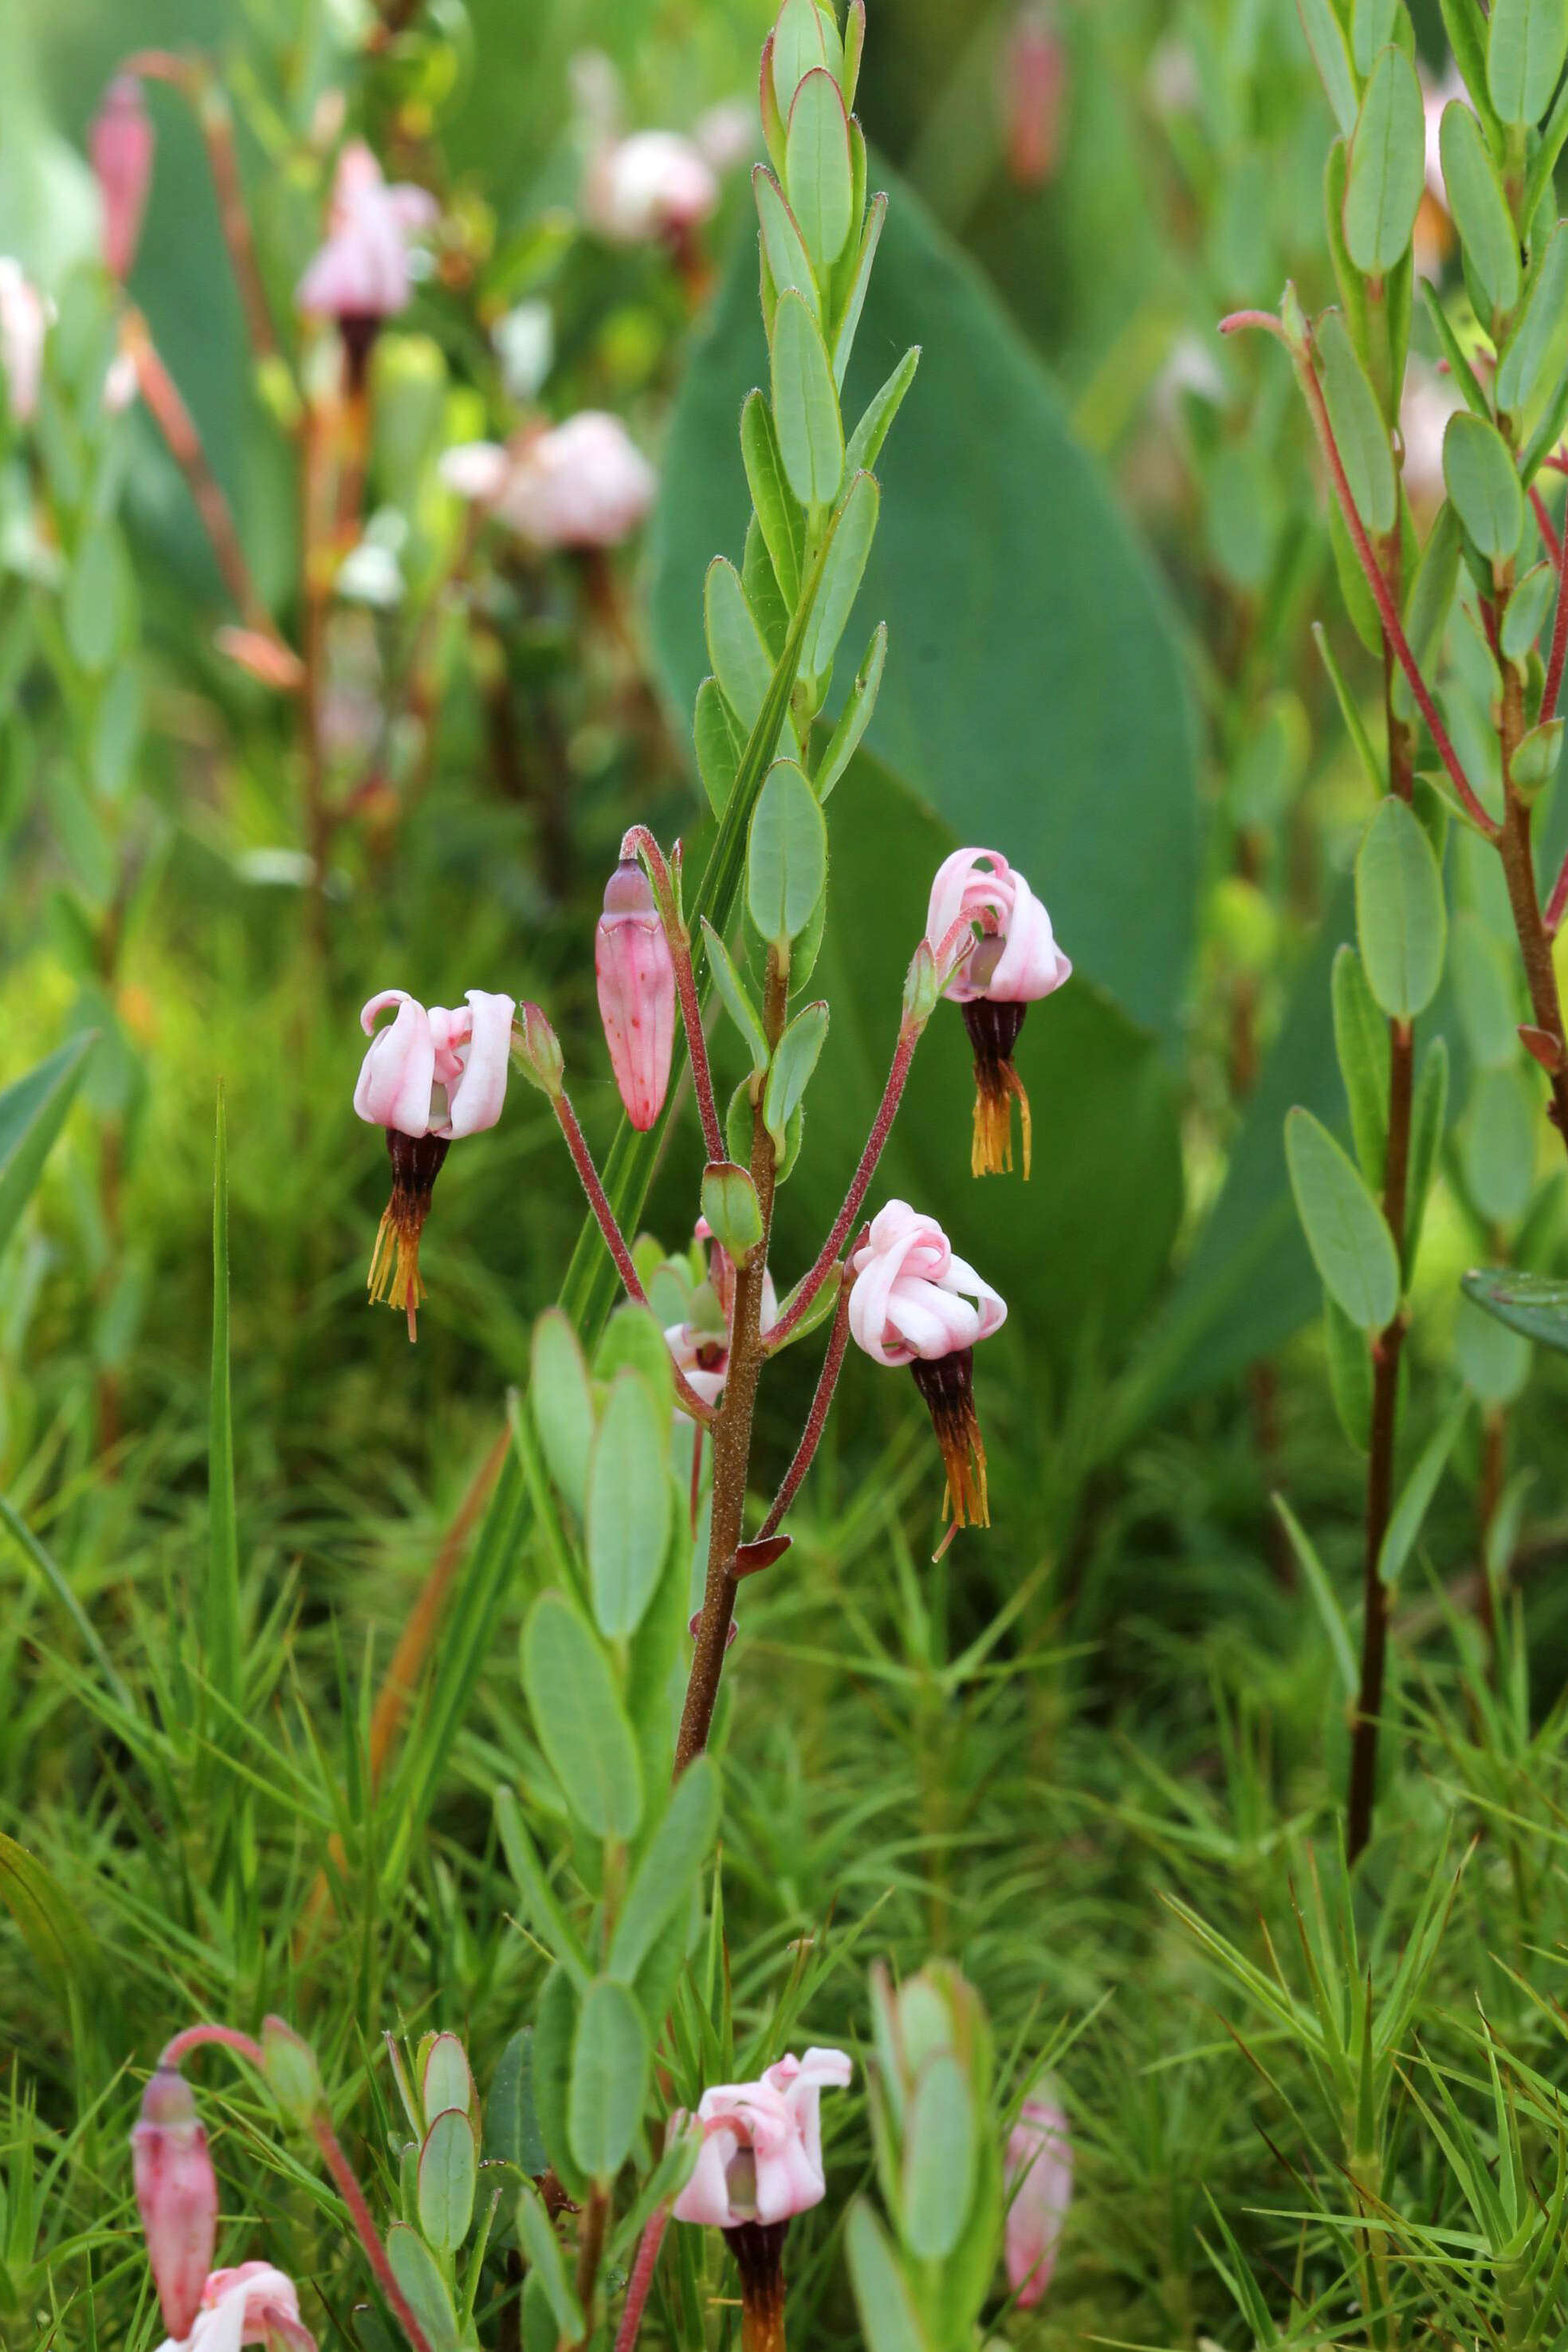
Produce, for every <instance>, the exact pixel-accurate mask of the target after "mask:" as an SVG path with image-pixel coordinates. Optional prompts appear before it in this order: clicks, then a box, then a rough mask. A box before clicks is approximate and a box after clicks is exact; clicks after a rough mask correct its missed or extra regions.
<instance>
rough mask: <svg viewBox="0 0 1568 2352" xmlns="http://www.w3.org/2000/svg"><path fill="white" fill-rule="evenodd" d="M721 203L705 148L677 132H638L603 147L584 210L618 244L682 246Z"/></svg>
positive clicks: (590, 179) (585, 190) (591, 172)
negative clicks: (659, 243)
mask: <svg viewBox="0 0 1568 2352" xmlns="http://www.w3.org/2000/svg"><path fill="white" fill-rule="evenodd" d="M717 202H718V182H717V180H716V178H715V176H714V173H713V169H712V166H711V165H710V164H709V163H708V160H707V158H706V155H704V153H703V152H702V150H701V148H699V147H697V146H695V144H694V143H693V142H692V141H691V140H689V139H683V138H682V136H681V134H680V133H679V131H632V135H631V136H630V138H627V139H616V140H612V141H611V142H609V143H608V144H607V145H605V146H603V147H601V149H600V150H599V152H598V153H597V154H596V155H595V156H594V158H593V161H592V163H591V164H590V166H589V172H588V178H587V182H586V184H585V185H584V188H583V192H582V208H583V213H584V215H585V217H586V219H587V221H588V224H589V226H590V227H591V228H592V229H594V230H596V231H597V232H598V234H599V235H600V236H602V237H603V238H605V239H606V241H607V242H608V243H610V244H612V245H652V244H653V243H656V242H658V241H660V240H664V241H665V242H668V243H670V244H672V245H674V246H676V247H680V246H681V245H682V244H683V243H684V242H685V240H686V239H687V238H689V236H691V233H692V231H693V230H694V229H695V228H697V227H698V226H700V225H701V224H702V222H704V221H705V220H706V219H707V217H708V215H709V214H710V213H711V212H712V211H713V209H714V206H715V205H716V204H717Z"/></svg>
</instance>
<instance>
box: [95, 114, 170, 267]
mask: <svg viewBox="0 0 1568 2352" xmlns="http://www.w3.org/2000/svg"><path fill="white" fill-rule="evenodd" d="M154 145H155V140H154V135H153V130H152V117H151V116H150V115H149V113H148V111H147V109H146V106H145V105H144V104H143V102H142V97H141V82H140V81H139V80H138V79H137V78H136V76H135V75H134V74H116V76H115V78H114V79H113V80H112V81H111V82H110V85H109V88H108V89H107V90H106V91H105V92H104V96H103V103H102V105H101V106H100V107H99V110H98V112H97V114H96V115H95V116H94V117H93V122H92V128H91V130H90V131H89V132H88V152H89V155H90V156H91V158H92V170H93V177H94V178H95V179H96V180H97V182H98V193H99V199H100V200H101V203H102V205H103V261H104V267H105V268H106V269H107V270H108V271H109V274H110V277H111V278H117V279H118V280H119V282H120V284H121V285H123V284H124V283H125V280H126V278H129V277H130V275H131V264H132V262H133V261H134V260H135V258H136V248H137V247H138V246H139V245H140V244H141V221H142V215H144V214H145V212H146V210H147V192H148V190H149V188H150V187H151V186H152V155H153V149H154Z"/></svg>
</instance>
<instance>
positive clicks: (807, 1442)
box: [752, 1265, 855, 1543]
mask: <svg viewBox="0 0 1568 2352" xmlns="http://www.w3.org/2000/svg"><path fill="white" fill-rule="evenodd" d="M854 1279H855V1278H854V1276H853V1275H852V1273H851V1271H850V1269H849V1267H848V1266H847V1265H846V1266H845V1268H844V1270H843V1281H842V1283H841V1286H840V1288H839V1298H838V1305H837V1307H835V1308H834V1310H833V1324H832V1328H831V1331H830V1332H829V1334H828V1352H827V1354H826V1355H825V1356H824V1357H823V1358H822V1369H821V1371H820V1372H819V1373H818V1375H817V1386H816V1390H815V1391H814V1393H813V1395H812V1398H811V1410H810V1412H809V1413H808V1414H807V1416H806V1426H805V1428H804V1429H803V1430H802V1432H801V1433H800V1444H799V1445H798V1446H797V1447H796V1448H795V1459H794V1460H793V1461H792V1462H791V1463H790V1465H789V1468H788V1470H786V1472H785V1473H784V1480H783V1484H782V1485H781V1486H780V1487H779V1492H778V1493H777V1495H775V1496H774V1497H773V1502H772V1507H771V1508H770V1509H769V1511H768V1517H766V1518H765V1519H764V1520H763V1522H762V1525H761V1526H760V1527H759V1528H758V1530H757V1533H756V1535H755V1536H754V1537H753V1538H752V1541H753V1542H754V1543H761V1542H762V1541H763V1540H764V1539H765V1538H767V1537H768V1536H770V1535H774V1534H776V1533H777V1532H778V1529H779V1523H780V1521H781V1520H782V1519H783V1517H784V1514H785V1512H786V1511H787V1510H788V1509H789V1506H790V1504H791V1503H792V1502H793V1501H794V1499H795V1497H796V1496H797V1495H798V1494H799V1492H800V1481H801V1480H802V1478H804V1476H805V1475H806V1473H807V1471H808V1470H809V1469H810V1466H811V1457H812V1455H813V1454H815V1453H816V1451H817V1448H818V1446H819V1445H820V1444H821V1442H822V1432H823V1431H824V1430H825V1429H826V1427H827V1425H828V1414H829V1413H830V1412H831V1410H832V1402H833V1391H834V1390H835V1389H836V1388H837V1387H838V1384H839V1374H840V1372H841V1370H842V1369H843V1361H844V1350H845V1349H846V1348H847V1347H848V1346H849V1343H850V1292H851V1291H852V1289H853V1287H854Z"/></svg>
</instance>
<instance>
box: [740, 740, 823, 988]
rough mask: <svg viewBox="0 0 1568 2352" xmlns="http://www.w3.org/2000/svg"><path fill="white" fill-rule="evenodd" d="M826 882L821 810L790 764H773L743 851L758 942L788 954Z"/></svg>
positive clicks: (805, 781) (795, 768) (814, 909)
mask: <svg viewBox="0 0 1568 2352" xmlns="http://www.w3.org/2000/svg"><path fill="white" fill-rule="evenodd" d="M827 880H828V829H827V826H826V824H824V822H823V819H822V811H821V803H819V801H818V799H817V795H816V793H814V792H813V791H812V790H811V787H810V783H809V782H808V781H807V779H806V776H805V774H804V772H803V771H802V770H801V769H800V767H799V766H798V765H797V763H796V762H795V761H793V760H775V761H774V762H773V765H772V767H771V768H769V770H768V775H767V778H766V780H765V781H764V783H763V786H762V790H761V793H759V794H758V802H757V808H756V812H755V814H754V815H753V817H752V820H751V838H750V841H749V843H748V844H747V864H746V900H747V907H748V908H750V911H751V919H752V921H753V922H754V923H755V924H756V926H757V928H758V930H759V931H760V932H761V934H762V936H763V938H764V939H765V940H769V941H770V942H771V943H772V944H773V945H775V946H777V947H779V948H787V947H788V946H789V941H790V940H793V939H797V938H798V937H799V936H800V933H801V932H802V931H803V930H804V929H805V928H806V926H807V924H808V923H809V922H810V919H811V917H812V915H813V914H814V913H815V912H816V908H817V902H818V900H819V899H820V898H821V895H822V892H823V890H824V889H825V888H826V887H827Z"/></svg>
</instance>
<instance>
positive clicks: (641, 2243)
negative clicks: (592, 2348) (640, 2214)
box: [614, 2205, 670, 2352]
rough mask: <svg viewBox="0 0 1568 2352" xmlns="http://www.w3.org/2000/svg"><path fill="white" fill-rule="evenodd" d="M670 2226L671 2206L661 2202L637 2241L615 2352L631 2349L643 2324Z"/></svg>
mask: <svg viewBox="0 0 1568 2352" xmlns="http://www.w3.org/2000/svg"><path fill="white" fill-rule="evenodd" d="M669 2225H670V2209H669V2207H668V2206H667V2205H661V2206H660V2207H659V2210H658V2211H657V2212H656V2213H655V2214H654V2215H653V2218H652V2220H651V2221H649V2223H648V2226H647V2228H646V2229H645V2230H644V2231H643V2234H642V2236H641V2237H640V2238H639V2239H638V2241H637V2253H636V2259H635V2260H634V2261H633V2263H632V2275H631V2277H630V2278H629V2279H628V2280H627V2282H626V2302H625V2305H624V2307H623V2308H622V2314H621V2325H620V2326H619V2327H618V2328H617V2329H616V2331H615V2346H614V2352H632V2347H634V2346H635V2344H636V2341H637V2331H638V2329H639V2328H640V2327H641V2326H642V2325H643V2310H644V2308H645V2306H646V2305H647V2301H648V2294H649V2291H650V2289H651V2288H652V2286H653V2273H654V2271H655V2270H656V2269H657V2267H658V2262H659V2249H660V2247H661V2246H662V2245H663V2244H664V2231H666V2230H667V2229H668V2227H669Z"/></svg>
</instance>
